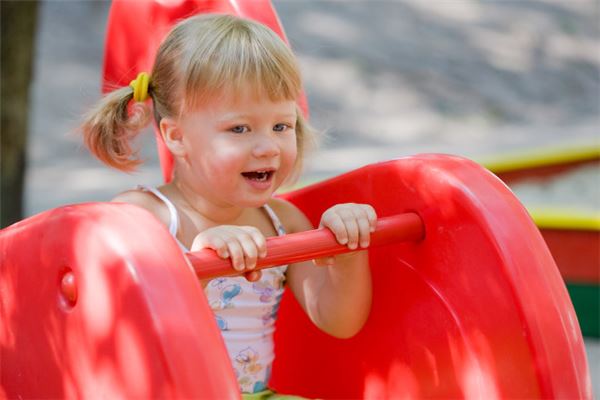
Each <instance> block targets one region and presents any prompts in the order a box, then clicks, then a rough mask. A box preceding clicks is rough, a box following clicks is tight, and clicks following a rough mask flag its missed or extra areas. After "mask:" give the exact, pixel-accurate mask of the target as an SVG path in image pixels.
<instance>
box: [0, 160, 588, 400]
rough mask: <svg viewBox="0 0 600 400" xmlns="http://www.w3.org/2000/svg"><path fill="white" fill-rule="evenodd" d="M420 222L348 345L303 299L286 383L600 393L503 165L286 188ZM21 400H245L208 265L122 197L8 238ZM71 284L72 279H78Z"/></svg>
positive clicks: (6, 284) (390, 258)
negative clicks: (210, 301)
mask: <svg viewBox="0 0 600 400" xmlns="http://www.w3.org/2000/svg"><path fill="white" fill-rule="evenodd" d="M287 197H288V198H289V199H290V200H291V201H293V202H294V203H296V204H297V205H298V206H299V207H301V208H302V209H303V210H304V211H305V213H306V214H307V215H308V217H309V218H310V219H311V220H312V221H313V223H315V222H317V221H318V218H319V216H320V214H321V212H322V211H323V210H324V209H326V208H327V207H329V206H330V205H332V204H335V203H339V202H346V201H353V202H368V203H371V204H373V205H374V207H375V208H376V210H377V212H378V214H379V215H380V216H381V217H385V216H389V215H395V214H399V213H405V212H415V213H417V214H418V215H419V216H420V217H421V219H422V221H423V223H424V226H425V238H424V239H423V240H421V241H418V242H408V243H406V242H405V243H399V244H394V245H388V246H384V247H379V248H377V249H373V250H372V251H371V252H370V258H371V265H372V273H373V285H374V286H373V293H374V299H373V309H372V312H371V315H370V317H369V320H368V321H367V324H366V326H365V327H364V329H363V330H362V331H361V332H360V333H359V334H358V335H357V336H356V337H354V338H351V339H346V340H340V339H334V338H332V337H328V336H326V335H325V334H323V333H320V332H318V331H317V330H316V329H315V328H314V327H313V326H312V325H311V323H310V322H309V321H308V320H307V318H306V316H305V315H304V314H303V312H302V311H301V310H300V308H299V306H298V305H297V303H296V302H295V300H294V299H293V296H291V295H290V293H289V292H286V294H285V295H284V300H283V303H282V306H281V310H280V317H279V320H278V323H277V331H276V339H275V340H276V360H275V364H274V366H273V378H272V382H271V384H272V386H273V387H274V388H275V389H277V390H279V391H280V392H283V393H295V394H299V395H304V396H308V397H317V398H372V399H380V398H398V397H402V396H404V397H407V398H484V399H494V398H578V399H580V398H582V399H589V398H591V383H590V378H589V372H588V366H587V362H586V358H585V351H584V346H583V340H582V337H581V333H580V330H579V326H578V324H577V319H576V316H575V313H574V311H573V307H572V305H571V302H570V300H569V297H568V295H567V291H566V289H565V286H564V284H563V282H562V280H561V278H560V275H559V273H558V270H557V268H556V266H555V264H554V262H553V261H552V257H551V256H550V253H549V251H548V249H547V247H546V246H545V244H544V241H543V240H542V238H541V236H540V233H539V231H538V230H537V228H536V227H535V225H534V224H533V222H532V220H531V219H530V218H529V216H528V215H527V213H526V211H525V209H524V208H523V206H522V205H521V204H520V203H519V202H518V201H517V199H516V198H515V197H514V196H513V195H512V193H511V192H510V191H509V190H508V189H507V188H506V186H504V184H502V182H500V181H499V180H498V179H497V178H496V177H494V176H493V175H492V174H491V173H489V172H487V171H486V170H484V169H483V168H481V167H480V166H479V165H477V164H475V163H473V162H470V161H467V160H464V159H460V158H456V157H449V156H437V155H423V156H415V157H408V158H404V159H399V160H396V161H390V162H387V163H381V164H376V165H372V166H369V167H365V168H363V169H360V170H357V171H353V172H351V173H348V174H346V175H343V176H341V177H338V178H335V179H333V180H331V181H327V182H323V183H320V184H317V185H314V186H311V187H308V188H305V189H302V190H300V191H298V192H295V193H291V194H289V195H288V196H287ZM0 256H1V259H0V261H1V267H0V291H1V296H0V318H1V320H0V352H1V353H0V356H1V357H2V362H3V365H2V369H1V371H0V377H1V382H2V390H3V391H4V394H5V395H6V396H7V397H9V398H10V397H24V398H27V397H61V398H62V397H93V398H96V397H106V398H156V397H179V398H191V397H204V398H236V397H237V396H238V393H237V389H236V388H237V385H236V382H235V377H234V375H233V371H232V370H231V368H230V365H229V361H228V357H227V354H226V352H225V349H224V347H223V343H222V340H221V338H220V335H219V332H218V330H217V326H216V324H215V322H214V317H213V315H212V313H211V311H210V309H209V307H208V305H207V302H206V298H205V297H204V295H203V292H202V290H201V288H200V286H199V284H198V282H197V279H196V277H195V275H194V272H193V271H192V269H191V268H190V266H189V265H188V264H186V261H185V257H184V256H183V254H182V253H181V251H180V249H179V248H178V246H177V244H176V243H175V241H174V240H173V239H172V238H171V236H170V235H169V233H168V232H167V229H166V228H165V227H164V226H162V225H161V224H160V223H159V222H158V221H156V220H155V219H154V218H153V217H152V216H151V215H150V214H148V213H147V212H145V211H143V210H140V209H138V208H136V207H133V206H130V205H124V204H87V205H78V206H71V207H64V208H60V209H56V210H53V211H49V212H46V213H43V214H40V215H38V216H35V217H32V218H30V219H28V220H25V221H22V222H20V223H18V224H16V225H13V226H11V227H9V228H7V229H5V230H3V231H2V232H0ZM70 274H71V275H72V277H71V276H70Z"/></svg>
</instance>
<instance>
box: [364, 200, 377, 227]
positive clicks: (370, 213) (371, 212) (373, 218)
mask: <svg viewBox="0 0 600 400" xmlns="http://www.w3.org/2000/svg"><path fill="white" fill-rule="evenodd" d="M364 211H365V212H366V213H367V218H368V219H369V225H370V229H369V230H370V231H371V232H374V231H375V228H376V227H377V213H376V212H375V209H374V208H373V207H372V206H371V205H369V204H365V207H364Z"/></svg>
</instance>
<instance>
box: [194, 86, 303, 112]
mask: <svg viewBox="0 0 600 400" xmlns="http://www.w3.org/2000/svg"><path fill="white" fill-rule="evenodd" d="M295 104H296V99H287V98H285V97H284V96H272V95H269V93H268V92H267V91H266V90H256V89H254V90H253V89H252V88H249V87H247V88H244V89H233V88H225V89H222V90H219V91H215V92H214V93H212V94H211V96H206V97H205V98H204V99H203V100H202V101H201V102H199V103H198V104H196V107H194V109H195V110H198V111H200V110H207V109H211V110H212V111H235V110H239V109H249V108H254V107H272V108H277V109H282V110H284V109H292V110H294V111H295Z"/></svg>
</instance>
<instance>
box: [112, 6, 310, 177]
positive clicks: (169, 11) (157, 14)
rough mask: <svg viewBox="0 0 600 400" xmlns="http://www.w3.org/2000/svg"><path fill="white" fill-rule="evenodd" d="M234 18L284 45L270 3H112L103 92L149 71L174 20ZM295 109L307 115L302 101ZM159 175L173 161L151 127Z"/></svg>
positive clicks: (170, 167) (168, 170)
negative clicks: (273, 35) (198, 16)
mask: <svg viewBox="0 0 600 400" xmlns="http://www.w3.org/2000/svg"><path fill="white" fill-rule="evenodd" d="M208 13H218V14H233V15H238V16H240V17H243V18H248V19H252V20H255V21H258V22H261V23H263V24H265V25H266V26H268V27H269V28H271V29H272V30H273V31H274V32H275V33H277V34H278V35H279V36H280V37H281V38H282V39H283V40H284V41H286V43H287V38H286V37H285V33H284V31H283V28H282V26H281V23H280V22H279V19H278V17H277V14H276V13H275V10H274V9H273V6H272V4H271V2H270V1H269V0H251V1H247V0H246V1H240V0H142V1H131V0H113V1H112V5H111V9H110V14H109V17H108V25H107V34H106V46H105V52H104V72H103V79H102V91H103V92H104V93H107V92H109V91H111V90H114V89H115V88H120V87H122V86H127V85H129V82H130V81H131V80H132V79H135V77H136V76H137V74H138V73H139V72H142V71H144V72H148V73H150V72H151V71H152V66H153V63H154V58H155V56H156V51H157V50H158V46H159V45H160V43H161V42H162V40H163V39H164V37H165V36H166V35H167V33H168V31H169V30H170V29H171V27H172V26H173V25H174V24H175V23H177V21H179V20H181V19H184V18H186V17H189V16H192V15H196V14H208ZM299 104H300V107H301V108H302V109H303V110H304V113H305V114H306V115H308V107H307V105H306V99H305V97H304V96H301V99H300V100H299ZM155 136H156V139H157V145H158V155H159V158H160V162H161V166H162V170H163V177H164V180H165V182H169V181H170V180H171V175H172V171H173V158H172V156H171V153H169V151H168V149H167V148H166V146H165V144H164V142H163V140H162V137H161V136H160V133H159V132H158V130H157V129H156V128H155Z"/></svg>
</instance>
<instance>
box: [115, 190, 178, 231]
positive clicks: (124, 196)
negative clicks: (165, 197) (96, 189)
mask: <svg viewBox="0 0 600 400" xmlns="http://www.w3.org/2000/svg"><path fill="white" fill-rule="evenodd" d="M111 202H113V203H128V204H133V205H136V206H139V207H142V208H144V209H146V210H148V211H150V213H152V215H154V216H155V217H156V218H158V220H159V221H161V222H162V223H163V224H165V225H167V226H169V223H170V215H169V210H168V208H167V206H166V205H165V203H164V202H163V201H162V200H160V199H159V198H158V197H156V196H155V195H154V194H152V193H151V192H148V191H147V190H143V189H141V188H139V189H131V190H127V191H125V192H122V193H119V194H118V195H117V196H115V197H114V198H113V199H112V200H111Z"/></svg>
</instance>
